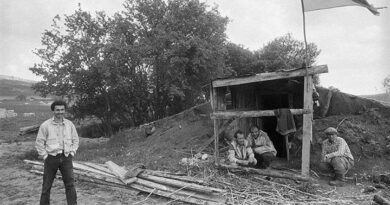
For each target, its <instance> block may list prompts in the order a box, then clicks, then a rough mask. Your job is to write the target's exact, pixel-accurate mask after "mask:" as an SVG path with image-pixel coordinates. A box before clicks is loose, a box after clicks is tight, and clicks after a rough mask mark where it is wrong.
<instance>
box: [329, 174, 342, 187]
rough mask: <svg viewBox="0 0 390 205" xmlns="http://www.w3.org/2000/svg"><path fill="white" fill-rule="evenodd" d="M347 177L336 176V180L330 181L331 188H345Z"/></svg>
mask: <svg viewBox="0 0 390 205" xmlns="http://www.w3.org/2000/svg"><path fill="white" fill-rule="evenodd" d="M344 182H345V177H344V175H342V174H336V175H335V179H334V180H331V181H329V185H331V186H344Z"/></svg>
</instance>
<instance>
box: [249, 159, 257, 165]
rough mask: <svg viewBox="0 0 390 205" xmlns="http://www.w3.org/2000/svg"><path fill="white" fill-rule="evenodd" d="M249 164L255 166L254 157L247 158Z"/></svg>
mask: <svg viewBox="0 0 390 205" xmlns="http://www.w3.org/2000/svg"><path fill="white" fill-rule="evenodd" d="M249 164H253V165H256V164H257V160H256V159H255V158H254V157H249Z"/></svg>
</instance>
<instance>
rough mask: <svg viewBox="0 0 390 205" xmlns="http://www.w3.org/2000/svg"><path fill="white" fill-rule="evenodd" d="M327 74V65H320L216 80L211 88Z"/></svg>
mask: <svg viewBox="0 0 390 205" xmlns="http://www.w3.org/2000/svg"><path fill="white" fill-rule="evenodd" d="M327 72H328V66H327V65H320V66H314V67H309V68H307V69H299V70H293V71H285V72H283V71H282V72H272V73H259V74H256V75H253V76H248V77H241V78H229V79H217V80H214V81H213V83H212V86H213V88H216V87H226V86H232V85H241V84H247V83H256V82H261V81H268V80H278V79H285V78H294V77H300V76H305V75H315V74H320V73H327Z"/></svg>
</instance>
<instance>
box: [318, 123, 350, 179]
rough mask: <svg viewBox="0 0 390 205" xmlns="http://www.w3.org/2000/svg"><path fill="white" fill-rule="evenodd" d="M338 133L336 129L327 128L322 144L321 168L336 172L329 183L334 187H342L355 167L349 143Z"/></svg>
mask: <svg viewBox="0 0 390 205" xmlns="http://www.w3.org/2000/svg"><path fill="white" fill-rule="evenodd" d="M337 133H338V132H337V130H336V129H335V128H333V127H329V128H327V129H326V130H325V135H326V140H324V141H323V142H322V154H321V162H322V163H321V167H322V168H323V169H327V170H332V171H333V172H334V179H333V180H331V181H330V182H329V184H330V185H332V186H342V182H343V181H344V177H345V174H346V173H347V172H348V171H349V170H350V169H351V168H352V167H353V165H354V161H353V160H354V159H353V156H352V154H351V151H350V150H349V147H348V145H347V143H346V142H345V140H344V139H343V138H341V137H338V136H337Z"/></svg>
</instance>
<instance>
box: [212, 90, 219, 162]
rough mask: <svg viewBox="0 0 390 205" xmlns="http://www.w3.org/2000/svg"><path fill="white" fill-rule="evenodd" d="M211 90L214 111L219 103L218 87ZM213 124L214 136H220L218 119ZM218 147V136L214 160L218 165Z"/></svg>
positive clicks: (215, 143)
mask: <svg viewBox="0 0 390 205" xmlns="http://www.w3.org/2000/svg"><path fill="white" fill-rule="evenodd" d="M211 90H212V92H211V95H212V96H211V99H213V100H212V101H211V108H212V110H213V112H215V110H216V108H217V104H218V103H217V102H216V101H217V89H216V88H212V89H211ZM213 124H214V136H218V130H219V128H218V120H217V119H214V120H213ZM218 147H219V138H218V137H216V138H215V140H214V157H215V159H214V161H215V164H217V165H218V163H219V160H218V158H219V149H218Z"/></svg>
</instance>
